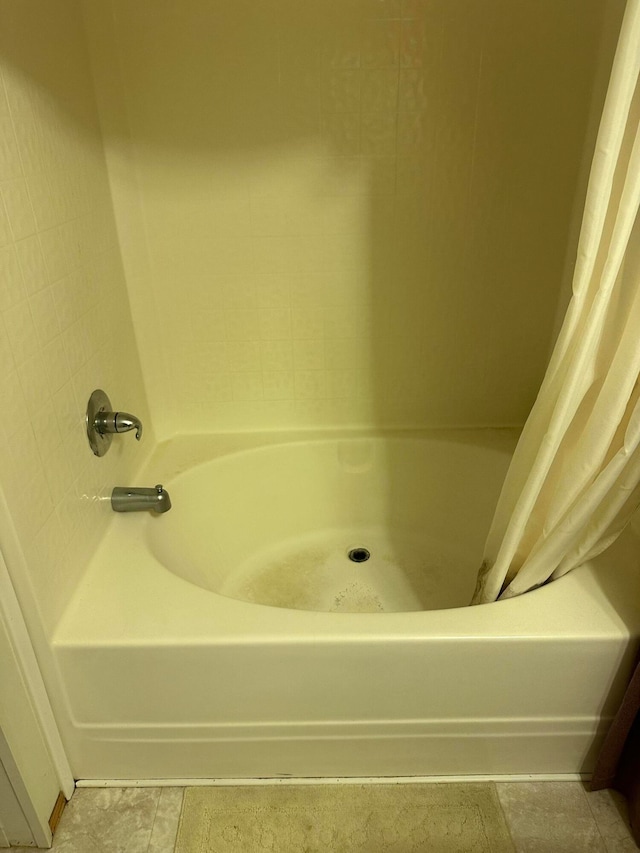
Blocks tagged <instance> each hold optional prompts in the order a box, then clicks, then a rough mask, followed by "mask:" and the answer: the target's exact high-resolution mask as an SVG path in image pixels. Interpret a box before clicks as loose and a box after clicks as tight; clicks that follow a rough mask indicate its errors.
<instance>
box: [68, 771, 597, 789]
mask: <svg viewBox="0 0 640 853" xmlns="http://www.w3.org/2000/svg"><path fill="white" fill-rule="evenodd" d="M590 778H591V774H590V773H529V774H522V773H520V774H512V775H499V776H484V775H483V776H368V777H367V776H341V777H336V778H333V779H329V778H324V777H323V778H319V777H295V778H294V777H292V776H286V777H278V778H264V779H78V780H77V781H76V787H77V788H198V787H205V786H206V787H228V786H238V785H241V786H249V785H404V784H414V785H415V784H419V785H427V784H433V783H436V782H437V783H442V782H587V781H589V779H590Z"/></svg>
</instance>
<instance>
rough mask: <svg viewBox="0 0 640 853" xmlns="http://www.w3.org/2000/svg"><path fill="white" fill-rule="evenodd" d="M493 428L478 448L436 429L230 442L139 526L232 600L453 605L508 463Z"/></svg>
mask: <svg viewBox="0 0 640 853" xmlns="http://www.w3.org/2000/svg"><path fill="white" fill-rule="evenodd" d="M493 438H495V437H493ZM503 438H504V443H503V444H500V443H497V442H495V441H494V442H488V443H486V444H485V446H484V447H483V448H481V449H480V448H478V446H477V445H475V444H473V443H471V442H468V441H464V440H461V437H458V438H457V439H456V438H455V437H449V438H448V437H446V436H444V435H432V436H429V437H428V438H427V437H425V436H422V437H418V436H412V437H398V436H396V437H386V438H383V437H380V436H378V437H371V436H360V437H349V438H342V439H331V438H324V439H316V440H307V441H301V442H297V443H288V444H277V445H272V446H262V447H258V448H253V449H251V450H244V451H240V452H236V453H230V454H227V455H225V456H222V457H219V458H217V459H213V460H212V461H210V462H207V463H204V464H201V465H197V466H196V467H194V468H192V469H190V470H189V471H187V472H185V473H183V474H180V475H178V476H177V477H175V478H174V479H173V480H172V482H171V495H172V499H173V504H174V508H175V510H174V511H172V512H171V514H170V515H168V516H167V517H166V518H164V519H162V523H157V519H156V518H149V519H148V520H147V521H146V523H145V524H144V528H145V531H144V535H145V538H146V542H147V545H148V548H149V550H150V551H151V553H152V554H153V555H154V556H155V557H156V559H157V560H158V561H159V562H160V563H161V564H162V565H164V566H165V567H166V568H167V569H169V570H170V571H172V572H174V573H175V574H176V575H177V576H178V577H182V578H184V579H185V580H187V581H189V582H190V583H193V584H196V585H197V586H199V587H202V588H203V589H206V590H210V591H212V592H215V593H218V594H220V595H225V596H229V597H230V598H235V599H239V600H242V601H248V602H254V603H257V604H266V605H272V606H276V607H291V608H294V609H300V610H320V611H328V612H390V611H400V612H402V611H412V610H439V609H441V608H448V607H464V606H465V605H467V604H468V603H469V601H470V599H471V595H472V593H473V589H474V585H475V578H476V573H477V570H478V565H479V562H480V561H481V555H482V548H483V545H484V540H485V538H486V534H487V530H488V528H489V523H490V521H491V515H492V512H493V507H494V505H495V502H496V500H497V497H498V493H499V489H500V486H501V483H502V480H503V478H504V475H505V473H506V466H507V463H508V458H509V457H508V454H507V453H505V452H504V451H505V447H506V446H508V445H509V440H510V439H509V437H508V436H504V437H503ZM350 555H351V556H350Z"/></svg>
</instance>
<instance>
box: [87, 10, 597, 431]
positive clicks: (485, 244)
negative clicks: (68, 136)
mask: <svg viewBox="0 0 640 853" xmlns="http://www.w3.org/2000/svg"><path fill="white" fill-rule="evenodd" d="M111 6H112V9H113V13H112V15H110V13H109V10H108V8H107V7H108V4H107V3H95V2H91V0H90V2H89V3H88V7H89V9H90V10H91V11H90V14H89V21H90V30H91V31H92V41H93V47H92V53H93V57H94V60H95V67H96V80H97V83H98V95H99V102H100V105H101V119H102V121H103V128H104V130H105V137H106V145H107V150H108V156H109V161H110V167H111V168H110V171H111V177H112V185H113V190H114V200H115V205H116V212H117V219H118V224H119V230H120V236H121V241H122V242H123V244H124V243H126V242H128V243H129V244H130V245H129V251H127V249H126V247H125V248H123V252H124V258H125V266H126V268H127V276H128V281H129V287H130V293H131V299H132V307H133V312H134V321H135V327H136V334H137V335H138V339H139V341H140V343H141V355H142V359H143V365H144V369H145V378H146V380H147V382H148V388H149V392H150V402H151V406H152V410H153V414H154V421H155V422H156V424H157V426H158V429H159V430H160V431H161V432H162V433H165V432H173V431H185V430H195V431H208V430H210V429H236V428H240V429H253V428H262V427H273V426H285V427H288V426H293V425H302V426H318V425H322V424H328V425H338V424H353V423H365V424H371V423H376V424H397V425H401V426H408V425H441V424H446V425H458V424H469V425H470V424H473V425H477V424H519V423H521V422H522V421H523V419H524V418H525V416H526V414H527V412H528V409H529V407H530V405H531V403H532V401H533V398H534V396H535V393H536V390H537V387H538V385H539V382H540V380H541V377H542V373H543V371H544V367H545V361H546V357H547V354H548V347H549V344H550V337H551V333H552V328H553V317H554V310H555V307H556V303H557V297H558V292H559V287H560V282H561V278H562V272H563V262H564V259H565V253H566V248H567V236H568V233H569V225H570V218H571V210H572V202H573V197H574V191H575V188H576V181H577V176H578V167H579V164H580V159H581V156H582V150H583V144H584V134H585V129H586V126H587V118H588V112H589V108H590V101H591V94H592V82H593V81H592V78H593V74H594V69H595V66H596V62H595V59H596V52H597V43H598V30H599V26H600V14H601V11H602V9H603V8H604V6H605V4H604V3H603V2H602V0H563V2H561V3H558V2H557V0H521V1H520V2H517V3H514V2H512V0H482V2H478V0H455V2H451V0H322V2H313V3H306V2H305V3H301V2H298V0H295V2H294V0H266V2H262V3H255V2H253V0H236V2H232V3H231V2H229V3H222V2H216V3H211V2H208V0H183V2H181V3H174V2H157V0H137V2H135V3H131V2H129V0H111ZM577 21H579V22H580V25H579V26H577V25H576V22H577ZM132 233H136V234H137V236H138V237H139V239H136V241H135V245H133V244H132V241H131V239H130V235H131V234H132Z"/></svg>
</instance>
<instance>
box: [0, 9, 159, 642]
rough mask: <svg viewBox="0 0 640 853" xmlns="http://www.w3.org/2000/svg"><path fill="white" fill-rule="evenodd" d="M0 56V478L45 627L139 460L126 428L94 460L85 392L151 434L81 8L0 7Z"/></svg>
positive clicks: (28, 586)
mask: <svg viewBox="0 0 640 853" xmlns="http://www.w3.org/2000/svg"><path fill="white" fill-rule="evenodd" d="M0 62H1V64H0V75H1V79H0V399H1V400H2V418H0V486H1V488H2V490H3V491H4V494H5V496H6V499H7V503H8V506H9V510H10V514H11V519H12V522H13V525H14V527H15V529H16V531H17V534H18V537H19V540H20V544H21V547H22V550H23V552H24V556H25V558H26V564H27V570H26V573H25V576H22V573H21V572H20V577H15V579H14V583H16V585H17V586H18V587H20V589H21V591H22V595H21V599H22V606H23V608H25V609H26V614H27V618H28V619H29V620H30V621H31V622H32V621H33V619H34V618H35V612H34V608H33V607H32V606H31V604H35V607H37V608H38V609H39V611H40V614H41V616H42V620H43V623H44V625H45V628H46V629H51V628H52V626H53V625H54V624H55V621H56V619H57V617H58V615H59V614H60V612H61V609H62V608H63V607H64V604H65V602H66V600H67V598H68V595H69V593H70V591H71V590H72V589H73V587H74V585H75V584H76V583H77V579H78V576H79V575H80V573H81V572H82V570H83V568H84V566H85V565H86V561H87V558H88V556H89V554H90V553H91V551H92V549H93V547H94V546H95V544H96V542H97V541H98V540H99V538H100V536H101V534H102V531H103V530H104V528H105V526H106V524H107V522H108V519H109V517H110V509H109V505H108V501H105V500H101V498H105V497H107V496H108V494H109V493H110V490H111V487H112V486H113V485H115V484H117V483H122V484H127V483H128V482H129V480H130V478H131V476H132V472H133V470H134V468H135V466H136V464H137V461H138V460H139V458H140V454H141V449H140V447H139V446H138V445H137V444H136V442H135V441H134V440H133V439H132V437H130V436H126V437H123V439H122V440H120V441H118V442H114V445H113V447H112V449H111V451H110V453H109V455H107V456H105V457H104V458H103V459H97V458H95V457H94V456H93V455H92V453H91V450H90V448H89V445H88V443H87V440H86V436H85V430H84V412H85V408H86V403H87V399H88V397H89V394H90V393H91V391H92V390H93V389H94V388H96V387H102V388H104V389H105V390H106V391H107V392H108V393H109V394H110V396H111V400H112V402H113V403H114V405H116V406H118V407H119V408H122V409H125V410H130V411H133V412H135V413H136V414H139V415H140V416H141V417H142V418H143V419H144V420H146V421H147V424H146V426H148V428H149V429H148V432H147V436H146V441H147V444H151V443H152V442H153V433H152V430H151V424H150V423H149V416H148V409H147V405H146V400H145V392H144V388H143V385H142V379H141V374H140V367H139V362H138V357H137V352H136V345H135V340H134V336H133V330H132V326H131V319H130V315H129V308H128V302H127V296H126V289H125V284H124V279H123V273H122V267H121V261H120V256H119V250H118V245H117V239H116V230H115V226H114V220H113V213H112V207H111V200H110V192H109V185H108V180H107V174H106V167H105V161H104V153H103V149H102V143H101V137H100V131H99V124H98V120H97V115H96V109H95V100H94V95H93V88H92V84H91V76H90V69H89V63H88V58H87V54H86V44H85V37H84V31H83V23H82V15H81V12H80V9H79V7H78V4H77V3H75V2H73V0H57V2H56V3H48V2H43V1H42V0H20V2H2V3H1V4H0ZM9 568H10V569H12V570H14V571H15V566H13V565H10V566H9Z"/></svg>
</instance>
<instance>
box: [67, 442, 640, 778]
mask: <svg viewBox="0 0 640 853" xmlns="http://www.w3.org/2000/svg"><path fill="white" fill-rule="evenodd" d="M513 445H514V436H513V435H512V434H509V433H508V432H499V431H487V430H485V431H476V432H471V431H469V432H460V431H459V432H455V433H440V434H437V433H420V434H418V433H415V434H414V433H411V434H407V433H403V434H402V435H398V436H390V435H386V436H373V435H365V434H362V433H349V434H347V433H344V434H337V433H336V434H329V435H327V434H325V435H324V436H323V435H313V434H304V435H300V436H297V437H295V436H293V437H292V436H291V434H289V435H286V436H283V435H276V434H268V435H261V436H255V435H253V436H252V435H245V436H218V437H215V436H210V437H183V438H179V439H174V440H173V441H171V442H168V443H166V444H164V445H161V446H159V447H158V448H157V449H156V451H155V452H154V453H153V455H152V456H151V458H150V459H149V461H148V463H147V464H146V465H145V469H144V470H143V471H142V472H141V473H140V475H139V477H138V480H137V482H136V483H132V484H118V485H153V484H154V483H156V482H162V483H163V484H164V485H165V486H166V487H167V489H168V490H169V492H170V494H171V498H172V501H173V508H172V510H171V511H170V512H169V513H168V514H166V515H163V516H157V517H155V516H153V517H150V516H148V515H147V514H144V513H139V514H130V515H118V516H116V515H115V514H114V517H113V520H112V524H111V527H110V529H109V532H108V534H107V537H106V539H105V541H104V542H103V543H102V544H101V546H100V548H99V549H98V551H97V553H96V555H95V557H94V559H93V561H92V563H91V565H90V566H89V568H88V570H87V572H86V575H85V577H84V579H83V581H82V583H81V585H80V587H79V588H78V590H77V591H76V594H75V595H74V597H73V599H72V601H71V602H70V604H69V607H68V608H67V610H66V612H65V614H64V617H63V619H62V620H61V623H60V625H59V626H58V629H57V631H56V634H55V637H54V640H53V646H54V653H55V657H56V661H57V667H58V684H57V687H54V689H53V693H54V696H53V698H54V702H55V705H56V711H57V717H58V721H59V723H60V725H61V729H62V733H63V737H64V740H65V743H66V747H67V750H68V753H69V758H70V761H71V764H72V767H73V770H74V773H75V774H76V776H77V777H78V778H83V779H110V778H118V779H125V778H131V779H140V778H143V779H144V778H162V777H164V778H211V777H220V778H225V777H227V778H247V777H288V776H295V777H302V776H314V777H334V776H403V775H449V774H450V775H460V774H469V775H471V774H482V775H502V774H565V773H578V772H581V773H588V772H589V770H590V769H591V767H592V764H593V759H594V752H595V751H596V750H597V747H598V745H599V743H600V741H601V738H602V734H603V732H604V730H606V726H607V724H608V722H609V720H610V717H611V715H612V713H613V712H614V711H615V709H616V705H617V702H618V700H619V698H620V695H621V692H622V691H623V689H624V686H625V683H626V678H627V676H628V674H629V671H630V668H631V666H632V662H633V658H634V656H635V653H636V650H637V646H638V636H639V635H640V570H639V569H640V547H639V546H640V541H639V538H638V535H637V534H636V532H635V531H634V530H633V529H629V530H628V531H627V532H626V533H625V535H624V536H623V537H622V538H621V539H620V540H619V542H618V543H617V544H616V545H615V546H614V547H613V548H612V549H610V550H609V551H608V552H607V554H606V555H604V556H603V557H601V558H600V559H599V560H598V561H595V562H594V563H593V564H591V565H587V566H584V567H582V568H580V569H578V570H577V571H575V572H574V573H572V574H571V575H568V576H567V577H565V578H562V579H561V580H559V581H557V582H555V583H554V584H551V585H549V586H547V587H543V588H541V589H539V590H537V591H536V592H534V593H530V594H529V595H526V596H523V597H520V598H517V599H511V600H509V601H506V602H500V603H497V604H490V605H484V606H482V607H473V608H470V607H465V606H464V604H465V603H466V601H468V599H469V597H470V595H471V592H472V590H473V585H474V578H475V572H476V569H477V566H478V563H479V562H480V559H481V554H482V546H483V541H484V537H485V535H486V531H487V528H488V525H489V521H490V519H491V515H492V512H493V507H494V505H495V501H496V498H497V495H498V491H499V488H500V484H501V480H502V477H503V476H504V472H505V470H506V466H507V464H508V459H509V455H510V452H511V450H512V448H513ZM105 511H109V510H108V508H107V507H105ZM360 546H362V547H366V548H368V549H369V550H370V552H371V558H370V560H368V561H367V562H365V563H361V564H355V563H352V562H350V561H349V559H348V558H347V552H348V550H349V549H350V548H353V547H360ZM430 608H438V609H430Z"/></svg>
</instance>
